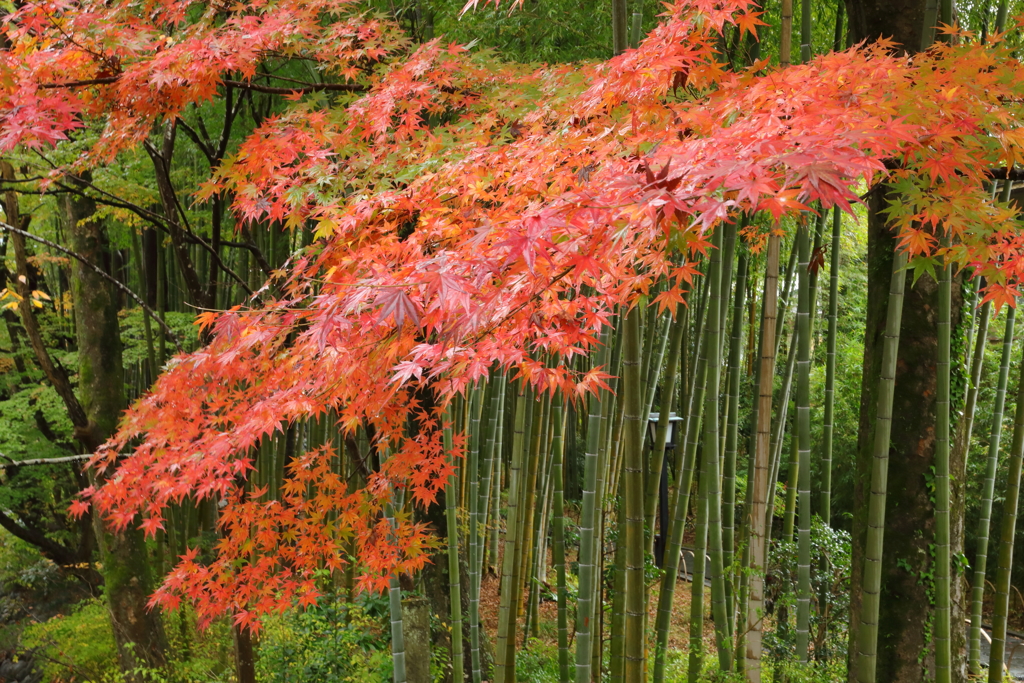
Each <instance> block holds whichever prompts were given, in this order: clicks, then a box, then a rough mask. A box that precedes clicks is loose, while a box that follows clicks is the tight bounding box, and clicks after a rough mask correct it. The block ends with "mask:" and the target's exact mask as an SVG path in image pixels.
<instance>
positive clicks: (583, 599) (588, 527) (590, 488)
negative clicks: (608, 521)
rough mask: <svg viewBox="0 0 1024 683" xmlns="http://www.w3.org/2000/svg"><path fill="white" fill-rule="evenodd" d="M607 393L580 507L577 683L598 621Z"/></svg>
mask: <svg viewBox="0 0 1024 683" xmlns="http://www.w3.org/2000/svg"><path fill="white" fill-rule="evenodd" d="M609 337H610V334H609V331H608V330H607V329H605V331H604V333H603V334H602V335H601V343H600V345H599V346H598V349H597V354H596V358H595V361H594V362H595V366H596V367H602V366H604V365H606V364H607V360H608V342H609ZM602 396H604V391H603V390H602V391H599V392H598V394H597V395H596V396H591V397H590V410H589V417H588V422H587V448H586V451H585V452H584V456H583V495H582V500H581V506H580V508H581V509H580V551H579V597H578V599H577V606H576V683H590V681H591V654H592V646H591V626H592V622H593V619H594V591H595V588H596V583H597V582H596V580H595V578H596V577H595V571H594V567H595V565H596V563H597V549H598V548H599V547H600V545H599V540H600V537H599V536H595V533H594V531H595V526H596V521H597V520H596V517H597V511H598V510H599V509H600V506H601V501H600V500H598V498H597V488H598V487H597V476H598V450H599V448H600V437H601V411H602Z"/></svg>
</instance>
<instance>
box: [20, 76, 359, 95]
mask: <svg viewBox="0 0 1024 683" xmlns="http://www.w3.org/2000/svg"><path fill="white" fill-rule="evenodd" d="M269 77H270V78H276V79H278V80H283V81H290V82H292V83H295V84H296V85H297V86H298V87H295V88H278V87H275V86H272V85H260V84H259V83H252V82H246V81H234V80H230V79H224V80H223V81H221V82H222V83H223V84H224V85H227V86H231V87H232V88H238V89H239V90H252V91H255V92H261V93H266V94H268V95H291V94H294V93H298V94H301V95H305V94H307V93H312V92H324V91H332V92H351V93H363V92H367V91H368V90H369V88H368V87H367V86H365V85H358V84H356V83H306V82H305V81H297V80H295V79H293V78H285V77H284V76H269ZM120 78H121V77H120V76H100V77H99V78H84V79H82V80H78V81H64V82H63V83H41V84H40V85H39V88H40V89H41V90H56V89H59V88H88V87H89V86H92V85H113V84H114V83H117V81H118V80H120Z"/></svg>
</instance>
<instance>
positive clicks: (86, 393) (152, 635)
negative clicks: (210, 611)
mask: <svg viewBox="0 0 1024 683" xmlns="http://www.w3.org/2000/svg"><path fill="white" fill-rule="evenodd" d="M64 206H65V211H66V220H67V226H68V234H69V236H70V238H71V245H72V249H73V250H74V251H76V252H77V253H78V254H80V255H81V256H82V257H84V258H85V259H86V260H87V261H89V262H90V263H93V264H95V265H97V266H99V267H100V268H102V269H103V270H105V271H107V272H109V270H110V268H109V262H110V248H109V245H108V242H107V238H106V234H105V231H104V226H103V223H102V222H101V221H100V220H97V219H95V218H94V214H95V206H94V205H93V204H92V202H91V201H87V200H72V199H70V198H68V199H66V201H65V205H64ZM71 272H72V279H71V291H72V296H73V298H74V307H75V331H76V334H77V337H78V339H77V341H78V395H79V397H80V400H81V403H82V408H83V409H84V410H85V414H86V416H87V418H88V427H87V428H86V429H84V430H83V429H76V435H77V436H79V438H80V439H81V440H82V442H83V443H84V444H85V446H86V447H87V448H90V449H95V448H97V447H98V446H99V445H100V444H102V443H103V441H104V440H106V438H107V437H109V436H110V435H111V434H112V433H113V431H114V429H115V428H116V427H117V420H118V418H119V417H120V415H121V411H122V410H123V409H124V407H125V395H124V368H123V364H122V362H121V336H120V330H119V328H118V320H117V311H118V308H119V302H118V298H117V292H116V290H115V289H114V288H113V287H112V286H111V285H110V283H108V282H107V281H106V280H104V279H103V278H101V277H100V276H99V275H97V274H96V273H95V272H94V271H92V270H91V269H89V268H86V267H85V266H83V265H82V264H81V263H79V262H78V261H75V262H73V264H72V271H71ZM96 520H97V536H98V537H99V539H100V549H101V557H102V562H103V579H104V585H105V593H106V596H107V604H108V607H109V610H110V620H111V624H112V626H113V630H114V639H115V641H116V643H117V652H118V658H119V660H120V664H121V668H122V670H123V671H124V672H125V674H126V675H127V676H128V677H129V679H130V680H134V677H137V676H138V674H137V673H135V670H137V669H138V668H140V667H147V668H159V667H163V666H164V665H165V664H166V658H165V649H166V645H165V639H164V634H163V629H162V628H161V624H160V620H159V614H158V612H157V611H155V610H149V609H147V607H146V603H147V601H148V600H149V596H150V594H151V593H152V590H153V582H152V577H151V574H150V563H149V558H148V556H147V553H146V544H145V541H144V539H143V537H142V532H141V531H140V530H138V529H137V528H134V527H131V526H129V528H127V529H125V530H124V531H121V532H114V531H112V530H111V529H109V528H107V527H106V526H105V525H104V524H103V523H102V520H100V518H99V517H98V516H97V517H96Z"/></svg>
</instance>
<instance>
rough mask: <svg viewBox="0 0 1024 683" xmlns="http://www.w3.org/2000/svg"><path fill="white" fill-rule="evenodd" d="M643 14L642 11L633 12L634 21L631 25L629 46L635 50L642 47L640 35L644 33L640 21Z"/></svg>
mask: <svg viewBox="0 0 1024 683" xmlns="http://www.w3.org/2000/svg"><path fill="white" fill-rule="evenodd" d="M642 18H643V15H642V14H640V12H633V17H632V22H631V23H630V25H629V46H630V47H631V48H633V49H634V50H635V49H636V48H638V47H640V37H641V36H642V35H643V34H642V33H641V31H640V21H641V19H642Z"/></svg>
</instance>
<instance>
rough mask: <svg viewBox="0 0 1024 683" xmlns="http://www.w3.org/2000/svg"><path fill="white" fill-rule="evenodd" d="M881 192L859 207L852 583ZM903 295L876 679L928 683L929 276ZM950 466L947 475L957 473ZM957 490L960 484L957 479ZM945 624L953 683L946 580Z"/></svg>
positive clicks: (933, 345)
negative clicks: (861, 302)
mask: <svg viewBox="0 0 1024 683" xmlns="http://www.w3.org/2000/svg"><path fill="white" fill-rule="evenodd" d="M883 192H884V188H882V187H880V188H877V189H876V190H875V191H874V192H873V193H872V195H871V198H870V200H869V218H868V306H867V320H866V327H865V339H864V374H863V379H862V384H861V407H860V430H859V435H858V437H859V438H858V460H857V472H856V478H855V486H854V517H853V567H852V570H853V581H852V585H853V586H855V587H857V586H860V585H861V575H862V573H863V570H864V550H865V542H866V538H867V509H868V505H867V503H868V497H869V494H870V488H869V487H870V480H871V461H872V453H871V447H872V441H873V436H872V432H873V426H874V424H875V412H876V402H877V392H878V376H879V373H880V367H881V360H882V341H883V335H884V331H885V318H886V309H887V299H888V285H889V278H890V274H891V272H892V260H893V248H894V246H895V239H894V237H893V233H892V231H891V230H890V229H889V228H888V227H887V226H886V224H885V221H884V217H883V214H882V213H881V212H882V210H883V209H884V208H885V206H886V198H885V196H884V194H883ZM907 278H908V280H907V288H906V294H905V301H904V307H903V322H902V326H901V330H900V346H899V355H898V361H897V368H896V386H895V394H894V397H893V421H892V433H891V437H890V454H889V477H888V497H887V503H886V518H885V519H886V524H885V549H884V553H883V560H882V597H881V601H880V604H881V607H880V613H879V632H878V664H877V676H878V678H877V680H879V681H886V683H904V682H911V681H913V682H917V681H924V680H931V679H933V678H934V665H935V662H934V650H933V647H932V635H931V634H932V628H931V625H932V619H933V609H932V604H931V602H932V601H931V597H930V594H931V593H932V592H933V586H932V585H931V579H930V577H931V576H933V575H934V566H933V562H934V558H933V556H932V553H931V550H930V547H929V546H930V544H932V543H933V542H934V528H935V513H934V501H933V497H932V491H931V490H930V486H931V479H932V476H931V475H932V465H933V464H934V455H935V408H936V373H935V366H936V361H937V359H938V356H937V354H938V351H937V349H938V334H937V327H936V320H937V314H938V285H937V283H936V281H935V280H934V279H933V278H932V277H931V276H929V275H923V276H922V277H921V278H920V279H919V280H918V281H917V283H916V284H915V283H913V274H912V273H911V272H909V271H908V273H907ZM961 280H962V276H961V277H958V278H957V280H956V281H955V282H954V283H953V300H952V325H953V329H954V330H958V329H959V326H960V320H961V317H962V316H961V310H962V306H963V296H962V291H961V287H960V283H961ZM962 468H963V462H962V457H961V458H960V462H951V463H950V469H951V471H953V472H959V471H961V470H962ZM958 479H959V481H961V482H962V477H958ZM963 496H964V492H963V487H962V484H959V485H956V486H954V488H953V491H952V493H951V505H950V508H951V525H950V526H951V529H950V540H951V553H952V554H953V556H954V557H955V556H956V555H957V554H958V553H960V552H962V551H963V511H964V497H963ZM951 584H952V586H951V596H950V597H951V603H952V614H951V622H952V624H953V634H952V635H953V641H952V652H953V671H954V679H955V680H964V679H965V677H966V659H965V656H964V652H963V648H964V645H965V642H966V640H965V638H966V632H965V630H964V628H963V624H964V617H965V605H964V594H963V588H962V586H963V584H962V581H961V580H960V578H959V576H958V575H954V576H953V581H952V582H951ZM860 608H861V600H860V595H859V591H858V590H856V588H855V589H854V591H853V596H852V601H851V610H850V611H851V628H850V650H849V651H850V663H851V666H850V674H849V675H850V680H851V681H852V680H855V676H856V672H855V669H854V666H855V662H856V661H857V656H856V655H857V652H858V647H857V636H858V631H859V618H860Z"/></svg>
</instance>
